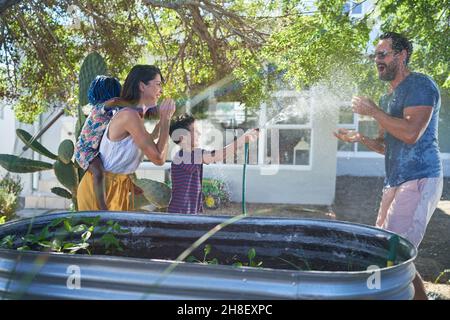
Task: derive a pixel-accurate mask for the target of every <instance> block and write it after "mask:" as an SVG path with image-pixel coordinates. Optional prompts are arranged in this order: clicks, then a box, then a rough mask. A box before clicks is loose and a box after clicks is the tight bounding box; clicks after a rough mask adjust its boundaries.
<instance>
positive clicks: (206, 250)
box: [203, 244, 211, 258]
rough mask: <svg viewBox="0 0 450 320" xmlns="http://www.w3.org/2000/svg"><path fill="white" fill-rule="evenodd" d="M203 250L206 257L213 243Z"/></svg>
mask: <svg viewBox="0 0 450 320" xmlns="http://www.w3.org/2000/svg"><path fill="white" fill-rule="evenodd" d="M203 251H204V252H205V258H206V256H207V255H208V254H209V253H210V252H211V245H210V244H207V245H206V246H205V249H203Z"/></svg>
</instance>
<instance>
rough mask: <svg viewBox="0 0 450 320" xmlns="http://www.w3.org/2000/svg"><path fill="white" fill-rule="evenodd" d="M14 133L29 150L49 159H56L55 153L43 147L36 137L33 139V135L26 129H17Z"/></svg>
mask: <svg viewBox="0 0 450 320" xmlns="http://www.w3.org/2000/svg"><path fill="white" fill-rule="evenodd" d="M16 135H17V137H18V138H19V139H20V140H22V142H23V143H25V145H26V146H27V147H29V148H30V149H31V150H33V151H36V152H38V153H40V154H42V155H43V156H46V157H48V158H50V159H53V160H56V159H58V156H57V155H55V154H54V153H53V152H51V151H49V150H48V149H47V148H45V147H44V146H43V145H42V144H41V143H40V142H39V141H37V140H36V139H35V140H33V137H32V136H31V134H29V133H28V132H27V131H25V130H22V129H17V130H16Z"/></svg>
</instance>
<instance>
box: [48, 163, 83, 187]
mask: <svg viewBox="0 0 450 320" xmlns="http://www.w3.org/2000/svg"><path fill="white" fill-rule="evenodd" d="M53 169H54V170H55V175H56V178H57V179H58V181H59V182H60V183H61V184H62V185H63V186H64V187H66V188H67V189H69V190H70V191H71V192H72V194H74V193H76V191H77V189H78V182H79V181H78V173H77V170H76V168H75V165H74V163H73V162H71V163H68V164H65V163H63V162H62V161H60V160H56V162H55V163H54V164H53Z"/></svg>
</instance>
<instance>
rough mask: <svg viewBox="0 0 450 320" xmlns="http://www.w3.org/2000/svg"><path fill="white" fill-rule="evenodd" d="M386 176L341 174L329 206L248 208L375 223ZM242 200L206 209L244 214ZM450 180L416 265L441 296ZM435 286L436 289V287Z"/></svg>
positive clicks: (447, 264)
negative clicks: (333, 198)
mask: <svg viewBox="0 0 450 320" xmlns="http://www.w3.org/2000/svg"><path fill="white" fill-rule="evenodd" d="M382 188H383V178H379V177H349V176H343V177H338V178H337V180H336V194H335V201H334V204H333V205H332V206H330V207H326V206H307V205H287V204H254V203H250V204H247V211H248V213H249V214H251V215H254V216H280V217H299V218H318V219H336V220H342V221H350V222H357V223H363V224H367V225H371V226H373V225H374V224H375V220H376V217H377V212H378V207H379V204H380V201H381V190H382ZM241 210H242V209H241V204H240V203H231V204H230V205H229V206H227V207H222V208H219V209H217V210H205V213H206V214H211V215H218V214H223V215H230V214H239V213H241ZM449 230H450V179H449V178H446V179H444V193H443V195H442V198H441V201H440V203H439V205H438V208H437V209H436V211H435V212H434V214H433V217H432V218H431V220H430V223H429V224H428V228H427V231H426V234H425V237H424V239H423V241H422V243H421V244H420V247H419V254H418V257H417V259H416V261H415V266H416V268H417V270H418V271H419V273H420V274H421V276H422V278H423V279H424V280H425V281H426V282H427V283H426V286H427V290H431V291H432V292H433V293H436V290H437V291H438V293H436V296H437V295H439V297H440V298H445V299H450V274H445V275H443V276H441V278H440V280H439V283H440V285H435V284H433V282H434V281H435V280H436V278H438V277H439V275H440V274H441V272H443V271H444V270H445V269H450V250H449V249H448V247H449V245H450V231H449ZM434 288H436V289H434Z"/></svg>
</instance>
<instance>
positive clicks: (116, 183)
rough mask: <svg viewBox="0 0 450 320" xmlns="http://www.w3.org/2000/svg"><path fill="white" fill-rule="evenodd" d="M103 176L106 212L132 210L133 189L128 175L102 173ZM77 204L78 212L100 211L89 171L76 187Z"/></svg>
mask: <svg viewBox="0 0 450 320" xmlns="http://www.w3.org/2000/svg"><path fill="white" fill-rule="evenodd" d="M103 174H104V177H105V178H104V179H105V194H106V199H105V200H106V205H107V207H108V210H111V211H130V210H133V209H134V204H133V203H132V202H133V198H134V197H133V196H134V188H133V182H132V181H131V178H130V177H129V175H128V174H118V173H111V172H104V173H103ZM130 193H131V198H130ZM77 202H78V210H79V211H97V210H100V208H99V206H98V204H97V199H96V197H95V192H94V179H93V175H92V173H90V172H89V171H87V172H86V173H85V174H84V176H83V179H81V182H80V185H79V186H78V194H77Z"/></svg>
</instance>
